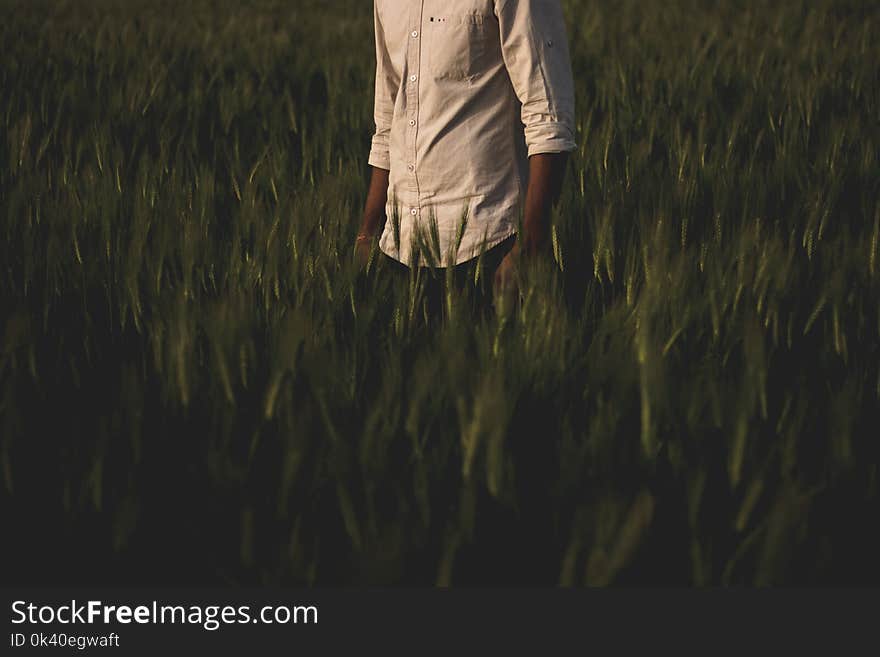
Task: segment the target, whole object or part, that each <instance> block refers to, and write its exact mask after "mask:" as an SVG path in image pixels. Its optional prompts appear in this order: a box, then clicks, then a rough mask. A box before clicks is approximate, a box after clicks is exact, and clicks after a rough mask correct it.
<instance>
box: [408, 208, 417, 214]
mask: <svg viewBox="0 0 880 657" xmlns="http://www.w3.org/2000/svg"><path fill="white" fill-rule="evenodd" d="M409 213H410V214H411V215H413V216H415V215H417V214H418V213H419V211H418V210H416V209H415V208H413V209H412V210H410V211H409Z"/></svg>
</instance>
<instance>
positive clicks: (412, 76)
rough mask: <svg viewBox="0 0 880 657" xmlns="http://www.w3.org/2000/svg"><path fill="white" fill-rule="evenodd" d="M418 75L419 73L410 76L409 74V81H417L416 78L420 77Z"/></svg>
mask: <svg viewBox="0 0 880 657" xmlns="http://www.w3.org/2000/svg"><path fill="white" fill-rule="evenodd" d="M418 77H419V76H418V75H410V76H409V81H410V82H415V81H416V78H418Z"/></svg>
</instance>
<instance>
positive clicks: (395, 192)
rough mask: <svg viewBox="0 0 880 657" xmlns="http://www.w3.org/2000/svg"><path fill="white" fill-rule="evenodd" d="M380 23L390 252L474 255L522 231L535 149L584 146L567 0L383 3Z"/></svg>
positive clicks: (378, 92)
mask: <svg viewBox="0 0 880 657" xmlns="http://www.w3.org/2000/svg"><path fill="white" fill-rule="evenodd" d="M374 19H375V27H376V89H375V112H374V114H375V122H376V132H375V134H374V136H373V139H372V147H371V150H370V156H369V163H370V164H371V165H373V166H375V167H379V168H382V169H388V170H389V189H388V204H387V207H386V211H387V217H388V220H387V221H386V223H385V227H384V230H383V232H382V235H381V237H380V240H379V248H380V249H381V250H382V252H383V253H386V254H387V255H389V256H391V257H392V258H395V259H397V260H399V261H401V262H403V263H405V264H409V265H414V264H416V263H417V262H419V263H420V264H432V265H435V266H441V267H445V266H449V265H452V264H458V263H461V262H464V261H466V260H469V259H470V258H473V257H476V256H478V255H479V254H480V251H481V250H482V249H488V248H491V247H492V246H494V245H495V244H497V243H499V242H501V241H502V240H504V239H505V238H506V237H509V236H510V235H512V234H513V233H515V232H516V229H517V221H518V218H519V213H520V209H521V208H522V207H523V201H524V199H525V191H526V186H527V183H528V156H530V155H534V154H536V153H558V152H564V151H571V150H574V148H575V140H574V90H573V86H574V85H573V83H572V73H571V61H570V58H569V51H568V42H567V38H566V32H565V24H564V21H563V16H562V9H561V7H560V0H374ZM417 253H418V254H419V255H418V256H416V254H417Z"/></svg>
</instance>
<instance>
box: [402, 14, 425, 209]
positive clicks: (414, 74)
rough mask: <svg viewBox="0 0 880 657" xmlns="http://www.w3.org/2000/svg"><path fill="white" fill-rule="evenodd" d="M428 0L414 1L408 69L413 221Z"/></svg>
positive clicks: (416, 204) (408, 158)
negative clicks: (420, 84)
mask: <svg viewBox="0 0 880 657" xmlns="http://www.w3.org/2000/svg"><path fill="white" fill-rule="evenodd" d="M424 5H425V3H424V0H421V1H420V2H414V3H412V4H411V9H410V17H409V44H408V47H407V49H406V64H407V66H406V68H407V71H408V76H407V80H406V101H407V102H406V106H407V116H406V139H405V140H404V143H405V145H406V181H407V184H406V189H407V191H408V192H409V196H410V199H411V203H410V208H409V213H410V216H411V218H412V219H413V220H417V219H418V217H419V214H420V213H421V210H422V208H421V198H420V193H419V178H418V170H417V165H418V162H416V153H417V150H416V140H417V137H418V130H419V83H420V77H421V70H420V66H421V54H422V48H421V44H422V29H421V28H422V11H423V9H424Z"/></svg>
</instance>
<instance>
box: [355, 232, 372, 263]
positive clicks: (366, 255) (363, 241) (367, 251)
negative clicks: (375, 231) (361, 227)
mask: <svg viewBox="0 0 880 657" xmlns="http://www.w3.org/2000/svg"><path fill="white" fill-rule="evenodd" d="M372 252H373V235H370V234H368V233H358V236H357V239H356V240H355V243H354V257H355V262H356V263H357V266H358V269H360V270H363V269H366V267H367V265H368V264H369V262H370V255H371V254H372Z"/></svg>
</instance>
